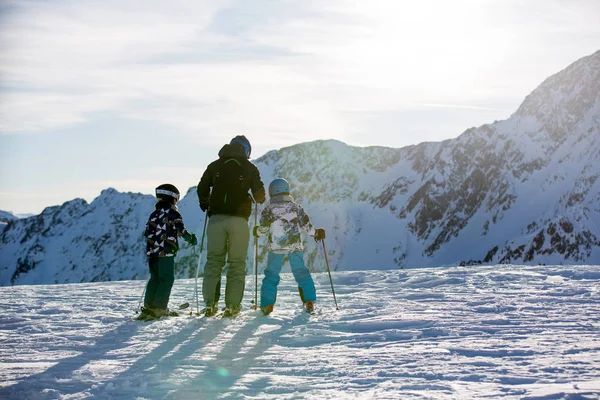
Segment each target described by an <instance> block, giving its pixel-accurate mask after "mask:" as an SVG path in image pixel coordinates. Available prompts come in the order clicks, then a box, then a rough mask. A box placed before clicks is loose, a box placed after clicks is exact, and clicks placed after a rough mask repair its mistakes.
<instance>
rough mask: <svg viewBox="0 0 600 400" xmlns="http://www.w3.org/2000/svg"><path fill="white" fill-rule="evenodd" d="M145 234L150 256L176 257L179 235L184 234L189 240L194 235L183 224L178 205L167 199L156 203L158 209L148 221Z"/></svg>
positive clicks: (147, 251) (147, 252) (147, 253)
mask: <svg viewBox="0 0 600 400" xmlns="http://www.w3.org/2000/svg"><path fill="white" fill-rule="evenodd" d="M144 235H145V236H146V256H147V257H148V258H156V257H174V256H175V254H177V250H179V244H178V243H177V237H179V236H182V237H183V238H184V239H185V240H187V241H190V240H191V237H192V235H191V234H190V233H189V232H188V231H187V229H185V227H184V226H183V219H182V218H181V214H179V211H177V207H176V206H175V205H173V204H169V203H167V202H165V201H159V202H158V203H156V209H155V210H154V211H153V212H152V214H150V217H149V218H148V222H147V223H146V231H145V232H144Z"/></svg>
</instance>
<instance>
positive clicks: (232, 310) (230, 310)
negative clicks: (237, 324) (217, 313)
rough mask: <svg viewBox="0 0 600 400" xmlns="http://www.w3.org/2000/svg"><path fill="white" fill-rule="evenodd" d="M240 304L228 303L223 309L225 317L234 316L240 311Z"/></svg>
mask: <svg viewBox="0 0 600 400" xmlns="http://www.w3.org/2000/svg"><path fill="white" fill-rule="evenodd" d="M240 311H241V309H240V306H232V305H228V306H227V307H226V308H225V311H223V318H233V317H235V316H237V315H238V314H239V313H240Z"/></svg>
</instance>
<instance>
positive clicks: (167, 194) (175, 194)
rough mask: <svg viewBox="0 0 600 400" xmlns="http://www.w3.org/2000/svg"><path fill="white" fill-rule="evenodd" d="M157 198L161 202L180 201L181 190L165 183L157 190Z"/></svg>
mask: <svg viewBox="0 0 600 400" xmlns="http://www.w3.org/2000/svg"><path fill="white" fill-rule="evenodd" d="M156 197H157V198H158V199H160V200H166V201H169V200H171V201H172V200H173V199H175V200H179V190H177V188H176V187H175V186H174V185H171V184H170V183H163V184H162V185H160V186H158V187H157V188H156Z"/></svg>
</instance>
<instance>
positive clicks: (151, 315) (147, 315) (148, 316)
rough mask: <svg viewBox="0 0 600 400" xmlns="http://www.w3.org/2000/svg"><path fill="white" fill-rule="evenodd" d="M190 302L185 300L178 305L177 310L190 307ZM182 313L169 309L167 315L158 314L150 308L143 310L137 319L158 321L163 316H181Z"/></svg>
mask: <svg viewBox="0 0 600 400" xmlns="http://www.w3.org/2000/svg"><path fill="white" fill-rule="evenodd" d="M189 306H190V303H188V302H185V303H182V304H180V305H179V306H178V307H177V310H185V309H187V308H189ZM179 316H180V314H179V313H177V312H176V311H169V313H168V314H166V315H156V314H155V313H153V312H152V311H150V310H145V312H142V313H141V314H140V315H139V316H138V317H137V318H135V320H136V321H156V320H159V319H161V318H162V317H179Z"/></svg>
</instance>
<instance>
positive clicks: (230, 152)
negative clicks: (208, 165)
mask: <svg viewBox="0 0 600 400" xmlns="http://www.w3.org/2000/svg"><path fill="white" fill-rule="evenodd" d="M219 158H241V159H242V160H247V159H248V158H247V157H246V151H245V150H244V146H242V145H241V144H239V143H234V144H226V145H225V146H223V147H222V148H221V150H219Z"/></svg>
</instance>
